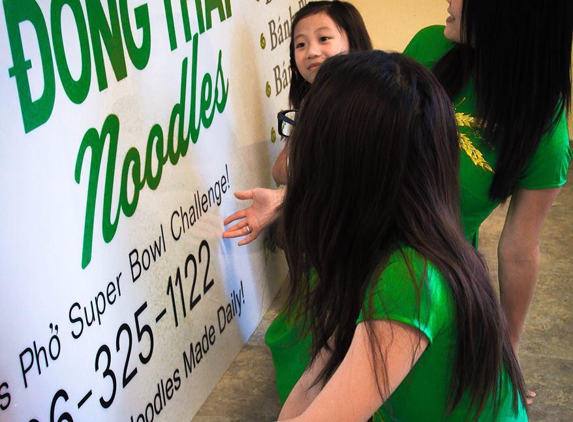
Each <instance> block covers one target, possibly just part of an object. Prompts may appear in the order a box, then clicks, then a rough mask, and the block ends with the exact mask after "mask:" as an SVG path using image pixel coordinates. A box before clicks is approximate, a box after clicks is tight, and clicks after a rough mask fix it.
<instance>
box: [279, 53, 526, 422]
mask: <svg viewBox="0 0 573 422" xmlns="http://www.w3.org/2000/svg"><path fill="white" fill-rule="evenodd" d="M289 156H290V160H289V161H290V164H289V173H288V189H287V192H286V196H285V198H284V202H283V206H282V216H283V218H282V220H281V221H282V223H281V224H282V232H283V239H284V240H283V241H284V249H285V255H286V258H287V262H288V265H289V270H290V282H291V290H290V292H289V297H288V303H287V307H288V309H289V311H290V313H291V317H292V318H293V319H294V320H295V321H296V322H297V323H296V326H298V327H304V329H301V333H302V334H303V335H304V336H305V338H310V339H312V340H311V343H310V345H311V360H310V364H309V365H308V366H307V367H306V369H305V371H304V374H303V375H302V376H301V377H300V379H299V380H298V382H297V383H296V386H295V387H294V388H293V390H292V391H291V393H290V395H289V397H288V399H287V401H286V403H285V405H284V407H283V410H282V411H281V415H280V417H279V420H281V421H282V420H288V421H297V422H305V421H312V422H320V421H329V422H330V421H338V422H360V421H366V420H368V419H369V418H370V417H371V416H373V415H374V419H375V420H384V421H386V422H389V421H398V420H400V421H428V422H432V421H465V420H480V421H488V422H491V421H526V420H527V414H526V412H525V408H524V406H523V393H524V391H523V379H522V376H521V373H520V370H519V366H518V363H517V360H516V358H515V354H514V352H513V349H512V347H511V344H510V342H509V337H508V335H507V328H506V326H505V324H504V318H503V317H502V314H501V307H500V304H499V302H498V301H497V297H496V294H495V293H494V291H493V289H492V286H491V285H490V281H489V278H488V271H487V268H486V266H485V264H484V262H483V261H482V259H481V257H480V255H479V254H478V252H477V251H476V250H475V249H474V248H473V247H472V246H471V245H470V244H469V243H468V242H467V241H466V239H465V238H464V234H463V232H462V230H461V226H460V221H459V202H458V199H459V186H458V183H457V181H458V178H457V172H458V164H459V157H460V155H459V139H458V133H457V127H456V122H455V117H454V114H453V111H452V107H451V102H450V100H449V98H448V96H447V94H446V93H445V92H444V91H443V89H442V88H441V86H440V84H439V82H438V81H437V80H436V79H435V78H434V77H433V76H432V74H431V73H430V72H428V71H426V70H425V69H424V68H423V67H422V66H421V65H419V64H417V63H415V62H414V61H412V60H410V59H408V58H406V57H405V56H402V55H400V54H396V53H394V54H388V53H383V52H379V51H377V52H369V53H351V54H349V55H339V56H336V57H332V58H331V59H329V60H328V61H327V62H326V63H325V64H324V65H323V67H322V69H321V71H320V72H319V73H318V75H317V77H316V80H315V81H314V83H313V86H312V88H311V89H310V91H309V93H308V95H307V97H306V99H305V102H304V104H303V105H302V107H301V109H300V112H299V113H298V116H297V121H296V127H295V128H294V132H293V134H292V137H291V139H290V152H289ZM317 157H320V159H317Z"/></svg>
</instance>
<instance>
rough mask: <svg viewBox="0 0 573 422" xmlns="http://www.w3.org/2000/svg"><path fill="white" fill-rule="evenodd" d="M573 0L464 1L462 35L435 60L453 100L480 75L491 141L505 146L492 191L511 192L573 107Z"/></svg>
mask: <svg viewBox="0 0 573 422" xmlns="http://www.w3.org/2000/svg"><path fill="white" fill-rule="evenodd" d="M572 34H573V2H572V1H571V0H547V1H529V2H526V3H522V2H518V1H499V0H480V1H477V0H464V2H463V6H462V22H461V37H462V43H460V44H457V45H456V46H455V47H454V48H453V49H452V50H451V51H450V52H449V53H448V54H446V55H445V56H444V57H443V58H442V59H441V60H440V61H439V62H438V63H437V64H436V66H435V68H434V74H435V75H436V76H437V78H438V80H439V81H440V82H441V83H442V85H443V86H444V88H445V89H446V91H447V92H448V94H449V96H450V98H451V99H454V98H456V97H457V95H459V93H460V91H461V90H462V88H463V87H464V86H465V85H466V84H467V83H468V81H469V80H470V78H473V80H474V83H475V90H476V93H477V96H476V114H477V116H476V117H477V118H478V119H479V120H480V121H481V123H482V126H483V131H484V139H487V140H488V141H489V142H491V143H492V144H493V145H494V146H495V148H496V149H497V150H498V161H497V164H496V168H495V175H494V178H493V183H492V185H491V188H490V191H489V194H490V197H491V198H492V199H500V200H503V199H505V198H506V197H507V196H509V195H511V192H512V189H513V187H514V186H515V184H516V182H517V180H518V178H519V176H520V173H521V172H522V171H523V169H524V168H525V166H526V165H527V163H528V161H529V159H530V158H531V157H532V156H533V154H534V152H535V151H536V149H537V147H538V145H539V143H540V140H541V137H542V135H543V134H544V133H546V132H547V131H549V130H551V128H552V126H553V124H554V123H555V122H556V119H557V118H558V117H559V116H560V114H561V113H562V112H563V110H564V109H565V110H569V109H570V106H571V75H570V71H569V69H570V68H571V42H572V41H571V40H572Z"/></svg>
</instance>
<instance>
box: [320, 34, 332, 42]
mask: <svg viewBox="0 0 573 422" xmlns="http://www.w3.org/2000/svg"><path fill="white" fill-rule="evenodd" d="M329 39H330V37H327V36H326V35H324V36H322V37H320V38H319V39H318V40H319V41H320V42H326V41H328V40H329Z"/></svg>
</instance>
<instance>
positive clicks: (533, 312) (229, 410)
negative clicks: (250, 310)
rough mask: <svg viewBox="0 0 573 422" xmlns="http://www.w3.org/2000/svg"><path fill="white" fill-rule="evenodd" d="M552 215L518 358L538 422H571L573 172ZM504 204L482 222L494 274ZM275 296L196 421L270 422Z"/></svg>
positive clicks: (275, 406)
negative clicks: (268, 341)
mask: <svg viewBox="0 0 573 422" xmlns="http://www.w3.org/2000/svg"><path fill="white" fill-rule="evenodd" d="M569 181H570V183H569V184H568V185H566V186H565V187H564V188H563V190H562V191H561V194H560V195H559V197H558V198H557V200H556V202H555V203H554V204H553V207H552V209H551V211H550V213H549V216H548V218H547V220H546V222H545V225H544V227H543V233H542V238H541V252H542V259H541V271H540V274H539V278H538V284H537V290H536V293H535V297H534V299H533V303H532V305H531V308H530V311H529V314H528V319H527V322H526V327H525V333H524V335H523V340H522V345H521V351H520V360H521V362H522V366H523V371H524V374H525V378H526V381H527V384H528V387H529V388H531V389H533V390H534V391H536V392H537V398H536V400H535V402H534V404H533V406H532V407H531V409H530V420H531V421H535V422H571V421H573V259H572V256H573V171H572V170H571V169H570V171H569ZM504 218H505V209H504V208H503V207H502V208H499V209H497V210H496V211H495V212H494V213H493V214H492V216H491V217H490V218H489V219H488V220H487V221H486V222H485V223H484V225H483V226H482V230H481V233H480V250H481V251H482V252H483V253H484V254H485V256H486V258H487V261H488V264H489V266H490V269H491V272H492V276H493V278H494V279H496V278H497V257H496V246H497V239H498V237H499V233H500V231H501V228H502V226H503V222H504ZM282 296H283V295H281V294H279V297H278V298H277V300H275V303H274V304H273V306H272V307H271V309H270V310H269V311H268V312H267V314H266V315H265V318H264V319H263V321H262V322H261V324H260V325H259V327H258V328H257V330H256V332H255V333H254V334H253V336H252V337H251V339H250V340H249V342H248V343H247V344H246V345H245V347H244V349H243V350H242V351H241V353H240V354H239V355H238V357H237V359H236V360H235V362H234V363H233V365H232V366H231V368H230V369H229V371H228V372H227V374H226V375H225V376H224V377H223V379H222V380H221V382H220V383H219V385H218V386H217V388H216V389H215V390H214V391H213V393H212V394H211V396H210V397H209V399H208V400H207V402H206V403H205V404H204V405H203V407H202V408H201V410H200V411H199V413H198V414H197V415H196V416H195V418H194V419H193V421H194V422H246V421H249V422H268V421H273V420H276V417H277V415H278V413H279V410H280V405H279V403H278V400H277V398H276V395H275V390H274V372H273V366H272V362H271V358H270V353H269V351H268V349H267V348H266V346H265V344H264V340H263V338H264V333H265V331H266V329H267V327H268V325H269V323H270V321H272V319H273V318H274V316H275V315H276V312H277V310H278V309H279V307H280V303H281V302H282V299H283V297H282Z"/></svg>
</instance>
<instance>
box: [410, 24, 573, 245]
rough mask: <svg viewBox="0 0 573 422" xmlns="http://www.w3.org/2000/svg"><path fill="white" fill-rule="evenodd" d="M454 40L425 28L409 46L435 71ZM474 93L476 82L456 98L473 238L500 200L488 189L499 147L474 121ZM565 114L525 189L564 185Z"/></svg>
mask: <svg viewBox="0 0 573 422" xmlns="http://www.w3.org/2000/svg"><path fill="white" fill-rule="evenodd" d="M453 46H454V42H452V41H450V40H448V39H447V38H446V37H444V27H443V26H440V25H436V26H430V27H428V28H424V29H422V30H421V31H420V32H418V34H416V35H415V36H414V38H413V39H412V41H410V44H408V46H407V47H406V49H405V50H404V54H405V55H407V56H410V57H411V58H413V59H415V60H416V61H418V62H420V63H421V64H423V65H424V66H425V67H427V68H429V69H432V68H433V67H434V65H435V64H436V63H437V62H438V60H439V59H441V58H442V57H443V56H444V55H445V54H446V53H447V52H448V51H449V50H450V49H451V48H452V47H453ZM475 101H476V98H475V91H474V85H473V81H471V80H470V82H469V84H468V85H467V86H466V87H465V88H464V89H463V90H462V92H461V94H460V95H459V96H458V97H457V98H456V99H455V100H454V108H455V112H456V117H457V120H458V125H459V126H460V131H461V134H462V135H461V139H460V149H461V160H460V187H461V192H460V202H461V205H460V206H461V217H462V224H463V228H464V232H465V234H466V237H467V238H468V240H470V241H473V240H474V239H475V238H476V236H477V232H478V229H479V226H480V225H481V223H483V221H484V220H485V219H486V218H487V217H488V216H489V215H490V214H491V212H492V211H493V210H494V209H495V208H496V207H497V206H498V205H499V204H500V202H499V201H497V200H496V201H492V200H491V199H490V197H489V187H490V186H491V182H492V180H493V171H492V169H495V165H496V162H497V153H496V151H495V149H494V148H493V147H492V146H491V145H490V144H488V143H487V141H486V140H484V139H482V137H481V130H480V129H479V128H478V127H477V126H476V125H475V122H474V115H475ZM572 155H573V154H572V152H571V148H570V146H569V133H568V130H567V120H566V116H565V112H563V113H562V115H561V116H559V119H558V121H557V124H556V125H555V126H554V127H553V128H552V129H551V130H550V131H549V132H548V133H546V134H545V136H543V138H542V140H541V143H540V145H539V147H538V149H537V151H536V153H535V155H534V156H533V157H532V158H531V160H530V162H529V164H528V165H527V167H526V168H525V170H524V171H523V172H522V174H521V175H520V177H519V179H518V181H517V186H518V187H520V188H524V189H549V188H556V187H560V186H563V185H564V184H565V182H566V181H567V171H568V169H569V163H570V162H571V158H572Z"/></svg>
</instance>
